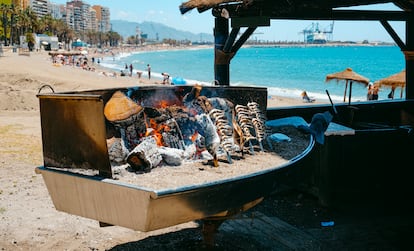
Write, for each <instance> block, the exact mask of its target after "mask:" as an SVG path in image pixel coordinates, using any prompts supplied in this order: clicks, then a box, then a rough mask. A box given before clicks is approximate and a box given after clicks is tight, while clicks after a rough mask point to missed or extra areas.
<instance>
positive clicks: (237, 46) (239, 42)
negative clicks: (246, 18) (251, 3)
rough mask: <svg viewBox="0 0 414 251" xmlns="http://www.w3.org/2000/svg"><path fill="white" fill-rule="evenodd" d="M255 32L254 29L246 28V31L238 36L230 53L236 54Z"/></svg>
mask: <svg viewBox="0 0 414 251" xmlns="http://www.w3.org/2000/svg"><path fill="white" fill-rule="evenodd" d="M255 30H256V27H253V28H247V30H245V31H244V33H243V34H242V35H241V36H240V38H239V40H237V41H236V43H235V44H234V46H233V48H232V50H231V52H233V53H236V52H237V51H238V50H239V49H240V48H241V47H242V45H243V44H244V43H245V42H246V41H247V39H249V37H250V35H252V34H253V32H254V31H255Z"/></svg>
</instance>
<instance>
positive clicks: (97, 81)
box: [0, 48, 328, 111]
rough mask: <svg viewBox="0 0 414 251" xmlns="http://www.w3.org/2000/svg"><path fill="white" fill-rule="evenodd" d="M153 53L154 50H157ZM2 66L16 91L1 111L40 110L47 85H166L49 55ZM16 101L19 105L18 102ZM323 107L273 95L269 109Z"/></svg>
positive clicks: (3, 79)
mask: <svg viewBox="0 0 414 251" xmlns="http://www.w3.org/2000/svg"><path fill="white" fill-rule="evenodd" d="M151 49H152V50H155V48H151ZM183 49H184V48H183ZM130 52H133V51H130ZM106 56H108V55H107V54H98V53H90V54H89V55H88V58H89V59H91V58H92V57H96V58H98V57H101V58H102V57H106ZM89 61H90V60H89ZM0 62H1V64H2V68H1V69H0V84H1V85H2V86H3V87H2V89H7V88H12V89H13V90H12V91H8V92H5V93H3V95H2V96H3V97H4V98H3V99H1V100H0V111H2V110H6V111H16V110H38V101H37V98H36V95H37V93H38V91H39V88H40V87H41V86H42V85H44V84H48V85H50V86H52V87H53V89H54V91H55V92H67V91H80V90H93V89H107V88H118V87H134V86H143V85H144V86H147V85H163V84H162V79H161V78H158V77H155V76H154V77H152V78H151V79H148V78H146V76H145V75H143V76H142V77H141V78H138V76H137V75H136V74H134V75H135V76H134V75H133V76H131V77H130V76H125V77H120V76H116V77H112V76H108V75H107V76H105V74H104V72H111V71H112V72H114V70H112V69H111V70H109V69H107V68H105V67H103V66H101V65H100V64H98V63H95V64H94V65H93V67H94V68H95V70H94V71H88V70H83V69H82V68H80V67H76V66H70V65H62V66H59V65H56V64H53V62H52V57H51V56H50V55H48V52H46V51H41V52H32V53H31V54H30V56H23V55H18V53H13V52H7V51H6V52H4V53H3V56H0ZM17 66H18V67H17ZM117 75H118V74H117ZM17 100H20V101H18V102H16V101H17ZM324 103H328V100H316V101H315V102H313V103H306V102H304V101H303V100H302V98H301V97H297V98H290V97H283V96H274V95H269V99H268V107H283V106H302V105H312V104H324Z"/></svg>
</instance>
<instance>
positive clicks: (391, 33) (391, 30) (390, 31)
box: [380, 20, 407, 51]
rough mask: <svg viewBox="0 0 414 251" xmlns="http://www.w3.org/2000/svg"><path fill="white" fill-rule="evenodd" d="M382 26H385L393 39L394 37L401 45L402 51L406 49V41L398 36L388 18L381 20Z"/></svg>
mask: <svg viewBox="0 0 414 251" xmlns="http://www.w3.org/2000/svg"><path fill="white" fill-rule="evenodd" d="M380 22H381V24H382V26H384V28H385V30H386V31H387V32H388V34H390V36H391V37H392V39H394V42H395V43H396V44H397V45H398V46H399V47H400V49H401V50H402V51H405V50H406V49H407V48H406V46H405V44H404V42H403V41H402V40H401V38H400V37H399V36H398V34H397V33H396V32H395V31H394V29H393V28H392V27H391V25H390V24H389V23H388V22H387V21H386V20H380Z"/></svg>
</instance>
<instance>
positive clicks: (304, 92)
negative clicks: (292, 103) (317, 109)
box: [301, 91, 315, 103]
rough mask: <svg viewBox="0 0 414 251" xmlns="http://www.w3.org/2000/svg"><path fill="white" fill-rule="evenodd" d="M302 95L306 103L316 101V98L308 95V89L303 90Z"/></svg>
mask: <svg viewBox="0 0 414 251" xmlns="http://www.w3.org/2000/svg"><path fill="white" fill-rule="evenodd" d="M301 96H302V99H303V102H306V103H312V102H315V99H313V98H310V97H309V96H308V94H307V93H306V91H303V92H302V94H301Z"/></svg>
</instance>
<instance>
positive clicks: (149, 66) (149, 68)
mask: <svg viewBox="0 0 414 251" xmlns="http://www.w3.org/2000/svg"><path fill="white" fill-rule="evenodd" d="M147 71H148V79H151V65H150V64H147Z"/></svg>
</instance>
